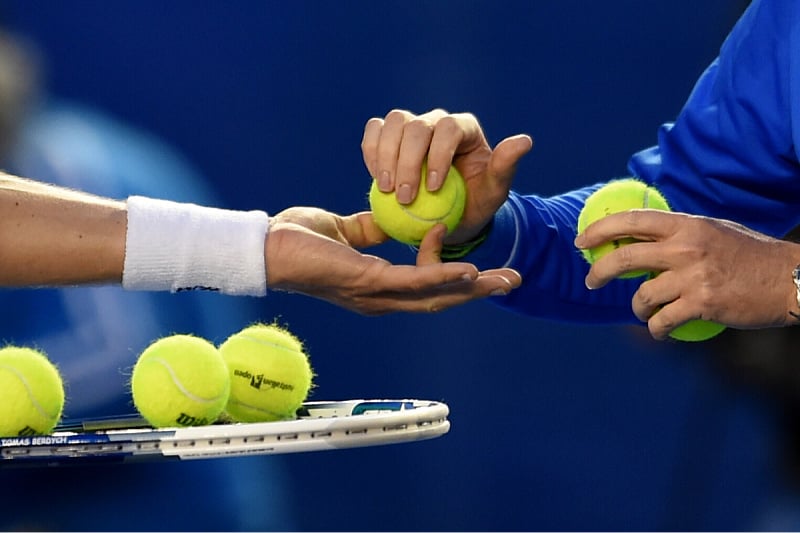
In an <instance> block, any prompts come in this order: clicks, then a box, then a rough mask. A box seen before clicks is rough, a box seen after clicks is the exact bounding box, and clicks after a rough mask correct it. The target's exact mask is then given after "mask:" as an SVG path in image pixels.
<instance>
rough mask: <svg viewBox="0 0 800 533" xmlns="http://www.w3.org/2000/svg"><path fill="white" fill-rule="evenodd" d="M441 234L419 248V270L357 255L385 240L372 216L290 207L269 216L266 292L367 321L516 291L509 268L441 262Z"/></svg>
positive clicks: (439, 229)
mask: <svg viewBox="0 0 800 533" xmlns="http://www.w3.org/2000/svg"><path fill="white" fill-rule="evenodd" d="M445 230H446V228H445V227H444V226H443V225H439V226H436V227H435V228H434V229H433V230H431V231H430V232H428V234H427V235H426V237H425V239H424V240H423V241H422V243H421V244H420V249H419V254H418V255H417V264H416V266H412V265H393V264H391V263H389V262H388V261H386V260H384V259H381V258H379V257H376V256H373V255H366V254H362V253H360V252H359V251H357V249H359V248H366V247H369V246H374V245H377V244H380V243H381V242H384V241H385V240H386V239H387V238H388V237H387V236H386V234H385V233H383V231H381V230H380V228H378V226H377V225H376V224H375V223H374V221H373V220H372V215H371V213H369V212H361V213H355V214H353V215H349V216H339V215H336V214H334V213H330V212H328V211H325V210H323V209H318V208H313V207H292V208H289V209H287V210H285V211H282V212H280V213H278V214H277V215H276V216H274V217H272V219H271V222H270V230H269V235H268V237H267V242H266V250H265V254H266V261H267V287H268V288H269V289H271V290H283V291H289V292H296V293H301V294H305V295H307V296H312V297H315V298H319V299H322V300H325V301H328V302H330V303H332V304H335V305H338V306H340V307H343V308H345V309H349V310H351V311H355V312H358V313H361V314H364V315H380V314H386V313H391V312H397V311H406V312H421V313H432V312H437V311H442V310H444V309H447V308H449V307H453V306H456V305H460V304H464V303H467V302H469V301H472V300H476V299H479V298H485V297H487V296H491V295H505V294H508V293H509V292H510V291H511V290H513V289H515V288H516V287H519V285H520V284H521V282H522V279H521V277H520V275H519V274H518V273H517V272H516V271H514V270H511V269H507V268H504V269H496V270H488V271H484V272H479V271H478V269H477V268H475V266H473V265H471V264H468V263H444V264H443V263H441V262H440V260H439V253H440V251H441V246H442V239H443V238H444V234H445Z"/></svg>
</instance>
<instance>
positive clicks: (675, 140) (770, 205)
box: [466, 0, 800, 323]
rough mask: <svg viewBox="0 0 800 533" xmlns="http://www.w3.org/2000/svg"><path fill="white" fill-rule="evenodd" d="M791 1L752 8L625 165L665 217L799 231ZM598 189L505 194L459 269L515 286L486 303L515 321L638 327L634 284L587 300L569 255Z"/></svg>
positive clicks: (799, 16) (583, 269) (796, 10)
mask: <svg viewBox="0 0 800 533" xmlns="http://www.w3.org/2000/svg"><path fill="white" fill-rule="evenodd" d="M798 27H800V2H797V0H763V1H762V0H755V1H754V2H753V3H752V4H751V5H750V7H749V8H748V9H747V11H746V12H745V14H744V15H743V16H742V18H741V19H740V20H739V21H738V22H737V24H736V26H735V27H734V29H733V30H732V31H731V33H730V35H729V36H728V38H727V39H726V40H725V42H724V43H723V46H722V48H721V50H720V55H719V57H718V58H717V59H716V60H715V61H714V62H713V63H712V64H711V65H710V66H709V68H708V69H707V70H706V71H705V72H704V74H703V75H702V77H701V78H700V79H699V80H698V82H697V84H696V86H695V88H694V90H693V91H692V94H691V95H690V97H689V99H688V101H687V103H686V105H685V106H684V108H683V109H682V110H681V113H680V114H679V116H678V118H677V119H676V120H675V122H674V123H670V124H665V125H663V126H662V127H661V128H660V130H659V132H658V145H657V146H654V147H652V148H649V149H647V150H643V151H642V152H639V153H637V154H635V155H634V156H633V157H632V158H631V160H630V163H629V168H630V170H631V172H632V174H633V175H634V176H637V177H639V178H640V179H643V180H644V181H646V182H649V183H651V184H653V185H655V186H656V187H657V188H658V189H659V190H660V191H661V192H662V193H663V194H664V195H665V196H666V198H667V200H668V201H669V203H670V205H671V206H672V207H673V209H674V210H676V211H682V212H687V213H693V214H700V215H708V216H713V217H717V218H725V219H730V220H735V221H737V222H740V223H742V224H744V225H746V226H749V227H751V228H753V229H755V230H758V231H761V232H763V233H767V234H770V235H773V236H783V235H785V234H786V233H787V232H788V231H789V230H790V229H792V228H793V227H794V226H796V225H798V224H799V223H800V164H798V154H797V150H798V147H799V146H800V143H798V142H797V140H800V135H798V134H800V116H798V113H797V108H798V106H799V105H800V104H798V103H797V102H800V37H799V36H800V30H798ZM599 186H600V184H596V185H594V186H591V187H586V188H584V189H580V190H577V191H572V192H569V193H566V194H562V195H559V196H555V197H551V198H541V197H538V196H535V195H524V196H523V195H520V194H517V193H513V192H512V194H511V195H510V197H509V199H508V201H507V202H506V203H505V204H504V205H503V207H502V208H501V209H500V210H499V211H498V212H497V214H496V216H495V219H494V226H493V229H492V231H491V234H490V235H489V238H488V239H487V240H486V242H484V243H483V244H482V245H481V246H480V247H479V248H478V249H477V250H475V251H474V252H473V253H472V254H470V255H469V256H467V258H466V260H468V261H471V262H474V263H475V264H476V265H478V266H479V267H480V268H482V269H485V268H495V267H498V266H508V267H511V268H514V269H516V270H518V271H519V272H520V274H522V276H523V286H522V287H521V288H519V289H517V290H516V291H513V292H512V293H511V294H510V295H509V296H506V297H498V298H495V299H494V301H495V302H496V303H497V304H498V305H500V306H502V307H504V308H507V309H510V310H513V311H516V312H520V313H523V314H527V315H531V316H536V317H541V318H550V319H557V320H566V321H579V322H584V323H638V320H637V319H636V317H635V316H634V315H633V312H632V310H631V297H632V295H633V293H634V292H635V290H636V288H637V287H638V285H639V284H641V282H642V279H641V278H639V279H633V280H616V281H614V282H612V283H610V284H609V285H607V286H606V287H604V288H602V289H600V290H596V291H589V290H587V289H586V288H585V285H584V277H585V275H586V273H587V271H588V265H587V264H586V263H585V261H584V260H583V258H582V257H581V255H580V253H579V252H578V251H577V250H576V249H575V248H574V246H573V239H574V237H575V231H576V227H577V217H578V214H579V213H580V210H581V208H582V206H583V203H584V201H585V199H586V197H587V196H588V195H589V194H591V192H592V191H593V190H595V189H596V188H598V187H599Z"/></svg>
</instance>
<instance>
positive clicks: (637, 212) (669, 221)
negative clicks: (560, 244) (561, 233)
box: [575, 209, 689, 249]
mask: <svg viewBox="0 0 800 533" xmlns="http://www.w3.org/2000/svg"><path fill="white" fill-rule="evenodd" d="M688 216H689V215H685V214H683V213H674V212H670V211H659V210H656V209H631V210H629V211H623V212H620V213H614V214H613V215H609V216H607V217H604V218H601V219H600V220H598V221H596V222H594V223H592V224H590V225H589V226H588V227H587V228H586V230H585V231H584V232H583V233H581V234H580V235H578V236H577V237H576V238H575V246H577V247H578V248H581V249H585V248H594V247H595V246H599V245H601V244H603V243H606V242H611V241H614V240H617V239H621V238H623V237H633V238H636V239H639V240H643V241H654V240H663V239H665V238H666V237H668V236H669V235H672V234H673V233H674V231H675V229H676V227H677V226H678V224H680V220H679V219H681V218H685V217H688Z"/></svg>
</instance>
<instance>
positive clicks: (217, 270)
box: [122, 196, 269, 296]
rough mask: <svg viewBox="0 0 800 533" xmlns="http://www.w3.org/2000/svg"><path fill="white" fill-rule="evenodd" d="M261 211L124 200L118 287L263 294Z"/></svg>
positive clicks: (264, 220) (264, 219) (264, 221)
mask: <svg viewBox="0 0 800 533" xmlns="http://www.w3.org/2000/svg"><path fill="white" fill-rule="evenodd" d="M268 230H269V217H268V216H267V214H266V213H265V212H263V211H247V212H245V211H230V210H226V209H216V208H213V207H202V206H199V205H195V204H185V203H177V202H170V201H167V200H155V199H152V198H145V197H142V196H131V197H130V198H128V234H127V240H126V243H125V266H124V270H123V273H122V286H123V287H124V288H125V289H128V290H144V291H167V290H168V291H172V292H179V291H185V290H209V291H217V292H222V293H225V294H231V295H243V296H244V295H247V296H264V295H265V294H266V292H267V277H266V265H265V264H264V243H265V239H266V236H267V231H268Z"/></svg>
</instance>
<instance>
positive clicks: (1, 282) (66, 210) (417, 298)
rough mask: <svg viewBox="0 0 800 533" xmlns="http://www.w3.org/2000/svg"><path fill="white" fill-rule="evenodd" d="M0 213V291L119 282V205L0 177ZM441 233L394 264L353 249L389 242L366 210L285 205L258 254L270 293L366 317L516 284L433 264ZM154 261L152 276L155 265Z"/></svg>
mask: <svg viewBox="0 0 800 533" xmlns="http://www.w3.org/2000/svg"><path fill="white" fill-rule="evenodd" d="M0 213H2V216H0V287H23V286H28V287H32V286H68V285H88V284H111V283H120V282H121V281H122V277H123V268H124V265H125V259H126V258H125V252H126V239H127V238H128V235H127V229H128V228H127V226H128V214H129V213H128V209H127V204H126V202H122V201H115V200H110V199H107V198H101V197H98V196H94V195H91V194H87V193H83V192H79V191H72V190H68V189H64V188H61V187H57V186H53V185H47V184H44V183H40V182H36V181H31V180H27V179H24V178H17V177H14V176H9V175H4V174H0ZM155 231H161V228H156V229H155ZM163 231H165V232H170V231H171V229H170V228H164V229H163ZM443 237H444V234H443V231H438V232H431V236H430V237H428V238H427V240H426V241H424V242H423V244H422V246H421V247H420V255H419V257H418V262H417V266H410V265H409V266H396V265H392V264H391V263H389V262H387V261H385V260H383V259H380V258H378V257H375V256H371V255H366V254H362V253H360V252H358V251H357V250H356V248H362V247H368V246H372V245H375V244H378V243H380V242H382V241H383V240H385V239H386V238H387V237H386V235H384V234H383V233H382V232H380V230H379V229H378V228H377V226H375V225H374V223H373V222H372V218H371V217H370V216H369V214H368V213H360V214H357V215H351V216H347V217H340V216H339V215H336V214H333V213H329V212H327V211H324V210H322V209H315V208H292V209H288V210H286V211H284V212H282V213H279V214H278V215H277V216H275V217H273V219H272V222H271V230H270V232H269V234H268V235H267V239H266V242H265V246H264V248H263V253H264V257H265V264H266V273H267V275H268V280H269V282H270V288H271V289H273V290H285V291H291V292H298V293H302V294H306V295H308V296H311V297H315V298H320V299H323V300H326V301H328V302H330V303H333V304H335V305H338V306H340V307H344V308H346V309H350V310H352V311H356V312H359V313H362V314H368V315H375V314H383V313H391V312H397V311H408V312H435V311H441V310H442V309H446V308H448V307H452V306H454V305H460V304H463V303H467V302H469V301H471V300H475V299H479V298H484V297H487V296H490V295H493V294H507V293H508V292H510V291H511V290H513V289H514V288H516V287H518V286H519V285H520V283H521V279H520V277H519V274H517V273H516V272H514V271H513V270H509V269H498V270H492V271H486V272H478V270H477V269H476V268H475V267H474V266H473V265H470V264H466V263H450V264H446V265H444V264H441V263H440V262H439V260H438V253H439V251H440V250H441V240H442V238H443ZM203 242H204V241H203ZM259 253H261V252H259ZM159 265H160V264H159ZM159 265H156V270H155V271H152V273H153V274H154V275H159V274H160V273H161V272H162V271H163V270H162V269H160V266H159Z"/></svg>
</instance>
